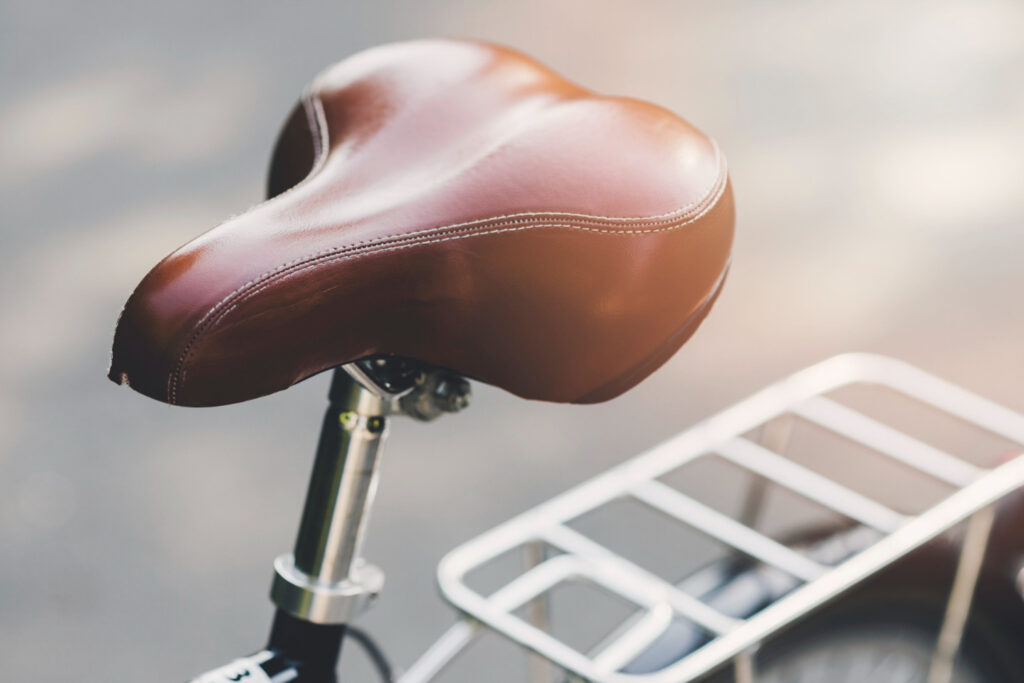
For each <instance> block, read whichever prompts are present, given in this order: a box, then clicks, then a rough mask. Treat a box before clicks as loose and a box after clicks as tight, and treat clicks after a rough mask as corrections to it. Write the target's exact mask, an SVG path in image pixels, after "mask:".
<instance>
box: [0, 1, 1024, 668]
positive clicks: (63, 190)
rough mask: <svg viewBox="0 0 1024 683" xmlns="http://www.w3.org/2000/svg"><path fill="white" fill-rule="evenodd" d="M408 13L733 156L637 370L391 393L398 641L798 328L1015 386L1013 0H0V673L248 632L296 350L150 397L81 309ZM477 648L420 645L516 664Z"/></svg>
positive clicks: (783, 345)
mask: <svg viewBox="0 0 1024 683" xmlns="http://www.w3.org/2000/svg"><path fill="white" fill-rule="evenodd" d="M419 36H459V37H475V38H482V39H488V40H493V41H497V42H501V43H505V44H508V45H510V46H513V47H516V48H518V49H521V50H523V51H525V52H527V53H528V54H531V55H533V56H535V57H537V58H538V59H540V60H541V61H542V62H545V63H547V64H549V65H551V66H552V67H554V68H555V69H556V70H558V71H560V72H561V73H563V74H565V75H566V76H568V77H569V78H571V79H573V80H576V81H578V82H581V83H583V84H585V85H587V86H589V87H592V88H594V89H596V90H600V91H604V92H609V93H618V94H626V95H631V96H635V97H640V98H644V99H650V100H653V101H655V102H658V103H660V104H663V105H665V106H667V107H669V108H671V109H673V110H674V111H676V112H678V113H680V114H681V115H683V116H684V117H686V118H688V119H689V120H691V121H692V122H693V123H695V124H696V125H697V126H698V127H700V128H702V129H703V130H705V131H706V132H708V133H709V134H711V135H712V136H714V137H715V138H716V139H717V140H718V141H719V143H720V145H721V146H722V148H723V150H724V151H725V153H726V155H727V156H728V158H729V162H730V170H731V173H732V177H733V181H734V183H735V189H736V196H737V202H738V209H739V222H738V226H737V241H736V251H735V257H734V262H733V268H732V274H731V276H730V281H729V282H728V285H727V287H726V288H725V291H724V293H723V295H722V297H721V299H720V301H719V303H718V305H717V307H716V310H715V311H714V312H713V313H712V315H711V316H710V317H709V319H708V320H707V322H706V323H705V324H704V326H703V328H702V329H701V331H700V332H699V333H698V334H697V336H696V337H695V338H694V339H693V340H692V341H691V342H690V343H689V344H688V345H687V346H686V347H685V348H684V350H683V351H682V352H681V353H680V354H678V355H677V357H676V358H674V359H673V360H671V361H670V362H669V363H668V364H667V365H666V366H665V367H664V368H663V369H662V370H661V371H660V372H658V373H657V374H656V375H655V376H654V377H652V378H651V379H649V380H648V381H646V382H645V383H644V384H642V385H641V386H640V387H639V388H637V389H636V390H634V391H632V392H631V393H629V394H627V395H625V396H623V397H621V398H619V399H617V400H615V401H612V402H610V403H607V404H603V405H600V406H593V407H582V408H581V407H566V406H553V405H544V404H539V403H529V402H525V401H522V400H519V399H516V398H514V397H512V396H509V395H507V394H505V393H503V392H501V391H498V390H495V389H492V388H489V387H486V386H479V385H477V386H475V392H476V400H475V403H474V406H473V408H472V410H470V411H468V412H467V413H466V414H464V415H461V416H457V417H453V418H448V419H445V420H442V421H440V422H438V423H437V424H432V425H429V426H423V425H417V424H411V423H408V422H405V421H396V422H395V424H394V425H393V431H392V439H391V442H390V443H389V446H388V452H387V453H386V457H385V461H384V465H383V479H382V485H381V489H380V493H379V497H378V504H377V507H376V509H375V511H374V515H373V520H372V527H371V536H370V539H369V542H368V546H367V548H366V551H367V555H368V557H369V558H371V559H372V560H373V561H374V562H375V563H377V564H379V565H380V566H382V567H383V568H384V569H385V570H386V571H387V573H388V586H387V590H386V592H385V595H384V598H383V599H382V600H381V601H380V602H379V604H378V605H377V607H376V608H375V609H374V610H373V611H372V612H370V613H369V614H368V615H367V617H366V618H365V619H364V621H363V623H364V624H365V625H366V626H367V627H368V628H369V629H370V630H371V631H373V632H375V633H376V634H378V635H379V636H382V638H383V639H384V640H385V641H386V643H387V646H388V650H389V652H390V653H391V654H392V656H393V657H394V659H396V660H397V661H398V662H400V663H405V664H408V663H410V662H411V661H412V660H413V659H414V657H415V656H416V655H417V654H418V653H419V652H420V651H422V650H423V649H424V648H425V647H426V646H427V645H428V644H429V643H430V642H432V640H433V638H435V637H436V636H437V635H439V634H440V632H441V630H442V629H443V628H445V627H446V626H447V625H448V624H449V623H450V620H451V616H450V614H449V612H448V610H447V609H446V608H445V607H444V606H443V605H442V604H441V602H440V601H439V599H438V598H437V597H436V595H435V590H434V579H433V568H434V565H435V564H436V562H437V560H438V559H439V558H440V556H441V555H442V554H443V553H444V552H445V551H446V550H448V549H450V548H451V547H453V546H454V545H456V544H457V543H459V542H461V541H463V540H465V539H468V538H470V537H471V536H473V535H475V534H476V533H478V532H481V531H483V530H485V529H487V528H489V527H490V526H492V525H494V524H496V523H498V522H500V521H502V520H504V519H506V518H507V517H509V516H510V515H512V514H514V513H516V512H518V511H521V510H523V509H525V508H526V507H529V506H531V505H533V504H536V503H538V502H541V501H543V500H545V499H546V498H548V497H550V496H551V495H553V494H555V493H557V492H559V491H561V490H563V489H565V488H567V487H569V486H571V485H573V484H575V483H577V482H579V481H581V480H583V479H584V478H586V477H588V476H590V475H593V474H595V473H597V472H599V471H601V470H603V469H605V468H607V467H609V466H611V465H613V464H615V463H617V462H620V461H621V460H623V459H625V458H626V457H628V456H629V455H632V454H634V453H636V452H638V451H640V450H642V449H644V448H646V447H649V446H651V445H653V444H655V443H657V442H658V441H660V440H662V439H664V438H666V437H668V436H669V435H671V434H673V433H675V432H677V431H679V430H681V429H683V428H685V427H686V426H688V425H690V424H692V423H693V422H694V421H696V420H698V419H699V418H702V417H705V416H707V415H709V414H710V413H712V412H714V411H716V410H718V409H719V408H721V407H723V406H725V405H728V404H730V403H732V402H734V401H736V400H738V399H739V398H741V397H743V396H745V395H746V394H748V393H750V392H751V391H753V390H755V389H756V388H758V387H760V386H761V385H763V384H765V383H767V382H769V381H772V380H774V379H776V378H778V377H780V376H782V375H784V374H786V373H789V372H791V371H794V370H796V369H799V368H801V367H804V366H806V365H809V364H811V363H813V362H815V361H818V360H821V359H823V358H825V357H827V356H830V355H832V354H835V353H838V352H842V351H847V350H871V351H878V352H882V353H887V354H891V355H894V356H896V357H899V358H902V359H904V360H908V361H910V362H912V363H915V364H917V365H919V366H921V367H923V368H925V369H927V370H930V371H933V372H937V373H939V374H941V375H942V376H944V377H946V378H948V379H951V380H953V381H955V382H958V383H961V384H963V385H965V386H967V387H968V388H970V389H972V390H975V391H977V392H979V393H982V394H985V395H987V396H990V397H992V398H994V399H996V400H997V401H1000V402H1003V403H1005V404H1007V405H1009V406H1011V407H1013V408H1016V409H1018V410H1024V362H1022V361H1024V345H1022V339H1024V305H1022V303H1024V302H1022V299H1024V297H1022V292H1024V268H1022V256H1024V230H1022V227H1024V39H1022V36H1024V5H1022V4H1020V3H1015V2H1011V1H1010V0H930V1H928V2H924V1H917V0H913V1H908V2H902V3H898V4H894V3H888V2H882V1H880V0H858V1H853V0H842V1H840V0H836V1H833V2H828V3H822V2H809V1H807V0H797V1H793V2H782V3H764V2H755V1H750V0H724V1H720V2H682V1H679V0H677V1H675V2H653V1H646V0H645V1H643V2H638V1H626V0H622V1H620V2H606V1H600V2H599V1H597V0H588V1H583V0H546V1H542V0H531V1H529V2H523V1H518V2H511V1H509V2H477V1H471V0H433V1H431V2H414V1H412V0H407V1H404V2H362V3H357V2H340V1H339V2H334V3H327V2H288V3H284V2H265V3H254V2H251V1H248V0H247V1H243V0H219V1H218V2H213V3H211V2H193V1H191V0H189V1H184V2H174V3H165V4H162V5H160V4H154V3H123V2H109V1H97V2H91V3H75V2H69V1H68V0H51V1H50V2H35V3H30V2H19V3H15V2H4V3H2V4H0V83H2V84H3V88H2V91H0V231H2V233H0V239H2V241H0V245H2V246H0V330H2V332H0V679H2V680H4V681H24V682H32V683H51V682H52V683H58V682H60V683H63V682H64V681H69V680H76V681H78V680H81V681H99V682H107V681H115V680H117V681H134V680H152V681H155V680H165V681H177V680H184V679H186V678H188V676H190V675H193V674H195V673H198V672H200V671H203V670H205V669H207V668H211V667H213V666H215V665H218V664H221V663H222V662H223V661H226V660H228V659H230V658H232V657H234V656H236V655H239V654H242V653H244V652H247V651H250V650H253V649H256V648H258V647H259V646H260V645H261V644H262V641H263V638H264V636H265V630H266V627H267V625H268V620H269V617H270V614H271V610H270V607H269V604H268V602H267V601H266V598H265V596H266V591H267V589H268V586H269V580H270V575H271V568H270V562H271V560H272V558H273V557H274V556H275V555H276V554H278V553H279V552H282V551H284V550H287V549H288V548H290V545H291V543H292V539H293V534H294V531H295V528H296V526H297V521H298V515H299V507H300V504H301V498H302V495H303V493H304V490H305V486H306V480H307V476H308V470H309V467H310V464H311V456H312V452H313V448H314V444H315V441H316V431H317V428H318V425H319V422H320V418H321V413H322V410H323V408H324V406H325V393H326V390H327V386H326V378H325V377H320V378H316V379H314V380H311V381H309V382H306V383H304V384H302V385H300V386H298V387H295V388H294V389H291V390H289V391H287V392H285V393H282V394H278V395H275V396H271V397H268V398H264V399H260V400H257V401H254V402H250V403H246V404H243V405H238V406H231V407H226V408H220V409H216V410H192V409H181V408H170V407H167V406H165V405H161V404H158V403H156V402H154V401H151V400H148V399H145V398H143V397H141V396H139V395H137V394H134V393H132V392H130V391H127V390H122V389H119V388H118V387H116V386H114V385H113V384H111V383H110V382H108V381H107V380H106V378H105V371H106V363H107V356H108V351H109V342H110V336H111V333H112V331H113V326H114V322H115V320H116V317H117V314H118V311H119V309H120V306H121V304H122V303H123V301H124V299H125V298H126V297H127V295H128V293H129V291H130V289H131V288H132V287H133V286H134V284H135V283H136V282H137V281H138V280H139V279H140V278H141V276H142V275H143V274H144V273H145V272H146V271H147V270H148V269H149V267H150V266H151V265H152V264H154V263H155V262H156V261H157V260H158V259H160V258H161V257H163V256H164V255H165V254H166V253H168V252H169V251H171V250H172V249H174V248H175V247H176V246H178V245H179V244H181V243H182V242H184V241H186V240H188V239H190V238H191V237H193V236H194V235H196V234H198V233H200V232H202V231H204V230H206V229H208V228H209V227H212V226H214V225H215V224H217V223H218V222H219V221H221V220H222V219H224V218H225V217H227V216H229V215H231V214H233V213H235V212H238V211H240V210H242V209H244V208H245V207H247V206H249V205H251V204H253V203H255V202H257V201H258V200H259V199H260V197H261V191H262V187H263V180H264V171H265V167H266V161H267V156H268V151H269V148H270V145H271V143H272V141H273V139H274V136H275V135H276V133H277V129H278V126H279V125H280V123H281V122H282V120H283V117H284V116H285V114H286V113H287V112H288V110H289V109H290V107H291V106H292V104H293V102H294V100H295V99H296V97H297V96H298V94H299V93H300V91H301V90H302V88H303V87H304V85H305V84H306V83H307V82H308V81H309V80H310V78H311V77H312V76H313V75H314V74H315V73H316V72H318V71H319V70H320V69H321V68H323V67H324V66H326V65H327V64H329V63H331V62H333V61H336V60H338V59H341V58H343V57H345V56H346V55H349V54H351V53H353V52H355V51H357V50H360V49H362V48H366V47H369V46H372V45H375V44H378V43H381V42H387V41H393V40H399V39H404V38H410V37H419ZM499 651H500V648H499V647H498V646H495V647H494V648H493V649H488V647H487V646H485V647H484V648H483V649H480V650H478V651H477V652H476V653H474V655H473V657H474V658H475V660H474V659H473V658H471V661H470V662H469V663H468V664H467V665H466V666H464V667H460V668H458V669H457V670H453V671H452V673H451V676H450V677H449V679H448V680H459V681H474V682H475V681H481V680H487V681H488V682H490V681H503V680H518V679H517V678H516V676H515V675H516V674H519V673H520V672H521V667H519V664H518V663H517V662H518V660H514V659H512V658H508V657H506V656H505V655H503V654H500V653H499ZM356 659H358V657H357V658H356ZM474 663H475V664H477V665H483V666H487V667H489V670H488V673H487V674H486V675H485V676H486V677H485V678H482V677H481V675H480V673H479V671H480V670H479V669H478V670H477V673H475V674H474V673H473V672H472V668H471V665H472V664H474ZM346 666H353V667H356V669H353V671H356V673H353V674H352V678H351V679H350V680H370V679H369V678H364V677H363V676H364V675H365V673H359V670H358V667H359V664H358V662H357V663H354V664H351V665H348V664H346ZM517 667H518V668H517Z"/></svg>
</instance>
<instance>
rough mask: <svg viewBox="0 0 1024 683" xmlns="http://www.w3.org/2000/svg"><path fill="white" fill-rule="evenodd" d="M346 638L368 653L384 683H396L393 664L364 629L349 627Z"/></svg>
mask: <svg viewBox="0 0 1024 683" xmlns="http://www.w3.org/2000/svg"><path fill="white" fill-rule="evenodd" d="M345 638H346V639H348V638H351V639H353V640H355V641H356V642H357V643H359V645H360V646H361V647H362V648H363V650H364V651H365V652H366V656H367V657H369V658H370V661H371V662H373V665H374V667H376V669H377V673H378V674H380V678H381V680H382V681H384V683H395V678H394V673H393V669H392V668H391V663H390V662H389V661H388V657H387V655H385V654H384V651H383V650H381V648H380V646H379V645H378V644H377V641H375V640H374V639H373V637H372V636H371V635H370V634H369V633H367V632H366V631H363V630H362V629H359V628H356V627H355V626H349V627H348V628H347V629H346V630H345Z"/></svg>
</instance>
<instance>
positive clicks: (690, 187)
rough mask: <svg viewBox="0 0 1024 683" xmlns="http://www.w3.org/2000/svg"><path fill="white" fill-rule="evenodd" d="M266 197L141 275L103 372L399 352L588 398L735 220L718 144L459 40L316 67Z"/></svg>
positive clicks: (706, 276) (220, 399) (154, 377)
mask: <svg viewBox="0 0 1024 683" xmlns="http://www.w3.org/2000/svg"><path fill="white" fill-rule="evenodd" d="M270 194H271V195H275V196H273V197H272V198H271V199H269V200H268V201H266V202H264V203H262V204H259V205H257V206H255V207H254V208H251V209H249V210H248V211H245V212H244V213H242V214H240V215H238V216H235V217H234V218H231V219H229V220H228V221H226V222H224V223H222V224H221V225H219V226H217V227H215V228H213V229H212V230H210V231H209V232H206V233H205V234H203V235H200V236H199V237H197V238H196V239H194V240H192V241H191V242H189V243H188V244H186V245H184V246H183V247H181V248H180V249H178V250H177V251H175V252H174V253H172V254H171V255H170V256H168V257H167V258H165V259H164V260H163V261H161V262H160V263H159V264H158V265H157V266H156V267H154V268H153V269H152V270H151V271H150V272H149V274H148V275H146V277H145V278H144V279H143V280H142V282H141V283H140V284H139V286H138V288H137V289H136V290H135V292H134V293H133V294H132V295H131V297H130V298H129V300H128V302H127V304H126V305H125V308H124V311H123V313H122V315H121V318H120V320H119V322H118V325H117V331H116V333H115V337H114V345H113V357H112V363H111V368H110V377H111V379H113V380H114V381H117V382H121V383H123V384H129V385H130V386H131V387H132V388H134V389H136V390H138V391H140V392H142V393H143V394H146V395H147V396H151V397H153V398H156V399H158V400H161V401H166V402H168V403H172V404H180V405H189V406H210V405H219V404H225V403H233V402H237V401H244V400H247V399H251V398H255V397H258V396H262V395H265V394H269V393H271V392H274V391H278V390H281V389H284V388H286V387H288V386H290V385H292V384H295V383H296V382H299V381H301V380H302V379H305V378H307V377H309V376H311V375H313V374H315V373H318V372H320V371H322V370H325V369H327V368H331V367H334V366H336V365H339V364H341V363H345V362H349V361H353V360H356V359H359V358H364V357H367V356H373V355H377V354H395V355H399V356H404V357H408V358H414V359H417V360H420V361H423V362H426V363H429V364H433V365H436V366H440V367H444V368H447V369H449V370H453V371H455V372H458V373H460V374H463V375H465V376H467V377H471V378H476V379H479V380H481V381H483V382H487V383H490V384H493V385H496V386H498V387H502V388H504V389H507V390H508V391H511V392H513V393H515V394H518V395H520V396H523V397H526V398H532V399H543V400H548V401H560V402H573V403H590V402H596V401H603V400H606V399H610V398H612V397H614V396H616V395H618V394H620V393H622V392H623V391H625V390H627V389H629V388H630V387H632V386H633V385H635V384H636V383H637V382H639V381H640V380H642V379H643V378H644V377H646V376H647V375H648V374H650V373H651V372H652V371H654V370H655V369H656V368H657V367H658V366H660V365H661V364H662V363H663V362H664V361H665V360H666V359H668V358H669V356H671V355H672V354H673V353H674V352H675V351H676V350H677V349H678V348H679V346H680V345H681V344H682V343H683V342H684V341H685V340H686V339H687V338H688V337H689V336H690V335H691V334H692V333H693V332H694V330H695V328H696V327H697V325H698V324H699V323H700V321H701V320H702V319H703V318H704V316H705V315H706V314H707V312H708V308H709V307H710V305H711V303H712V301H713V300H714V298H715V296H716V295H717V293H718V291H719V288H720V287H721V285H722V282H723V280H724V277H725V273H726V271H727V267H728V264H729V254H730V248H731V244H732V235H733V201H732V194H731V190H730V185H729V182H728V178H727V175H726V169H725V161H724V159H723V157H722V155H721V153H720V152H719V150H718V148H717V146H716V145H715V144H714V143H713V142H712V141H711V140H710V139H708V138H707V137H706V136H704V135H703V134H702V133H700V132H699V131H697V130H696V129H695V128H694V127H693V126H691V125H690V124H688V123H687V122H685V121H683V120H682V119H680V118H679V117H677V116H676V115H674V114H672V113H671V112H668V111H666V110H665V109H662V108H660V107H657V106H655V105H652V104H648V103H646V102H641V101H637V100H633V99H627V98H622V97H609V96H603V95H598V94H595V93H593V92H590V91H588V90H585V89H583V88H581V87H579V86H577V85H574V84H573V83H570V82H569V81H567V80H565V79H563V78H562V77H560V76H558V75H556V74H555V73H553V72H551V71H550V70H548V69H547V68H545V67H543V66H541V65H540V64H538V63H537V62H535V61H533V60H531V59H529V58H527V57H525V56H523V55H521V54H519V53H517V52H514V51H512V50H509V49H505V48H501V47H496V46H493V45H488V44H484V43H477V42H462V41H418V42H409V43H399V44H394V45H387V46H383V47H378V48H375V49H371V50H368V51H366V52H362V53H360V54H357V55H355V56H353V57H350V58H349V59H346V60H345V61H343V62H340V63H339V64H337V65H335V66H333V67H331V68H329V69H328V70H327V71H325V72H323V73H322V74H321V75H320V76H319V77H317V78H316V79H315V81H314V82H313V84H312V85H311V86H310V88H309V89H308V91H307V93H306V95H305V96H304V97H303V98H302V100H301V101H300V103H299V105H298V106H297V107H296V109H295V110H294V111H293V113H292V115H291V117H290V118H289V119H288V121H287V123H286V124H285V127H284V130H283V132H282V134H281V136H280V139H279V141H278V145H277V148H276V150H275V153H274V158H273V163H272V166H271V173H270Z"/></svg>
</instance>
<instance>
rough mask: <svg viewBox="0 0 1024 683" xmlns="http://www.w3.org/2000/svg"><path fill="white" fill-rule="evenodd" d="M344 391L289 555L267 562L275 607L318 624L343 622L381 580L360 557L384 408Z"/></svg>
mask: <svg viewBox="0 0 1024 683" xmlns="http://www.w3.org/2000/svg"><path fill="white" fill-rule="evenodd" d="M344 389H345V391H344V392H343V395H342V396H340V397H338V400H337V402H335V403H332V406H331V409H330V412H329V414H328V418H327V421H328V422H326V423H325V426H324V435H323V436H322V437H321V438H322V439H324V440H326V442H325V443H321V447H320V448H319V449H318V452H317V458H316V462H315V463H314V466H313V474H312V476H311V478H310V485H309V491H308V493H307V496H306V503H305V507H304V509H303V513H302V521H301V523H300V525H299V533H298V538H297V540H296V542H295V550H294V552H293V553H290V554H286V555H282V556H280V557H278V558H277V560H276V561H275V562H274V582H273V584H272V586H271V591H270V596H271V600H272V601H273V602H274V604H276V605H277V606H278V607H280V608H281V609H283V610H285V611H286V612H288V613H290V614H292V615H294V616H296V617H299V618H300V619H305V620H307V621H312V622H314V623H318V624H340V623H346V622H347V621H349V620H350V619H351V618H352V617H353V616H355V615H356V614H357V613H358V612H359V611H361V610H362V609H363V608H364V607H365V605H366V603H367V602H368V601H369V600H370V599H371V598H373V597H375V596H376V595H377V594H378V593H379V592H380V589H381V587H382V585H383V582H384V576H383V573H382V572H381V571H380V570H379V569H377V568H376V567H373V566H371V565H367V564H365V563H364V562H363V561H362V560H361V559H360V553H361V549H362V543H363V538H364V536H365V534H366V526H367V523H368V520H369V512H370V508H371V506H372V504H373V498H374V494H375V492H376V488H377V472H378V464H379V459H380V457H379V456H380V452H381V446H382V444H383V441H384V438H385V436H386V430H387V424H386V420H385V417H384V416H385V414H386V413H387V412H388V409H389V405H390V404H389V401H388V400H387V399H386V398H385V397H382V396H381V395H380V394H379V393H378V392H376V391H372V390H370V389H368V388H366V387H364V386H363V385H361V384H360V383H359V382H357V381H355V380H350V381H349V384H348V385H347V386H345V387H344ZM332 419H333V420H337V423H336V424H330V421H331V420H332Z"/></svg>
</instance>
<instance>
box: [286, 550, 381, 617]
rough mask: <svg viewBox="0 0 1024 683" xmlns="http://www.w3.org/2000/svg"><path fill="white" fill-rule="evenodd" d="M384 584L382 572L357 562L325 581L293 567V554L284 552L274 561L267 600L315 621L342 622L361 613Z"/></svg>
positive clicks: (295, 614)
mask: <svg viewBox="0 0 1024 683" xmlns="http://www.w3.org/2000/svg"><path fill="white" fill-rule="evenodd" d="M383 586H384V572H382V571H381V570H380V569H378V568H377V567H375V566H373V565H371V564H366V563H365V562H363V561H362V560H359V561H357V562H356V563H355V564H354V566H353V567H352V572H351V574H350V575H349V576H348V577H347V578H345V579H342V580H341V581H337V582H334V583H326V582H323V581H319V580H317V579H316V578H315V577H313V576H310V575H309V574H307V573H305V572H303V571H302V570H301V569H299V568H297V567H296V566H295V556H294V555H293V554H292V553H285V554H284V555H280V556H279V557H278V558H277V559H276V560H274V582H273V584H272V585H271V588H270V599H271V600H272V601H273V602H274V604H275V605H277V606H278V607H280V608H281V609H282V610H284V611H285V612H288V613H289V614H292V615H294V616H296V617H298V618H300V619H305V620H306V621H311V622H313V623H315V624H344V623H347V622H349V621H351V620H352V619H353V618H354V617H356V616H357V615H359V614H360V613H362V612H363V611H364V610H365V609H366V608H367V606H368V605H369V603H370V601H371V600H373V599H374V598H376V597H377V595H379V594H380V591H381V588H383Z"/></svg>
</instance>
